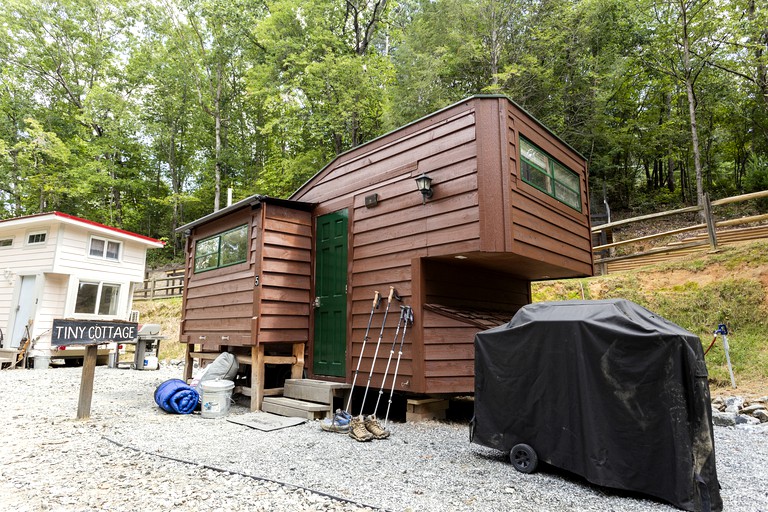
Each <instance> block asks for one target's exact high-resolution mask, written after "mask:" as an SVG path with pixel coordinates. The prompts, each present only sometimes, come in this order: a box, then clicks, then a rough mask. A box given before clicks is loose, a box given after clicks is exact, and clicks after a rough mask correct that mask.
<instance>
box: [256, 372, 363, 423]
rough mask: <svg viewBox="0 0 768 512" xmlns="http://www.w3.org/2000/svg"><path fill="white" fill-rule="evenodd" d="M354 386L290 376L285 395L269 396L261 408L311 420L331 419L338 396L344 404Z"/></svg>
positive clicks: (285, 387)
mask: <svg viewBox="0 0 768 512" xmlns="http://www.w3.org/2000/svg"><path fill="white" fill-rule="evenodd" d="M351 387H352V386H350V385H349V384H344V383H340V382H327V381H324V380H317V379H286V380H285V385H284V386H283V396H265V397H264V400H263V401H262V403H261V410H262V411H264V412H271V413H272V414H278V415H280V416H290V417H296V418H306V419H310V420H314V419H319V418H323V417H325V418H331V417H332V416H333V411H334V399H335V398H338V399H339V400H340V402H341V404H345V403H346V400H347V397H348V396H349V393H350V390H351ZM343 406H344V405H342V406H341V407H343Z"/></svg>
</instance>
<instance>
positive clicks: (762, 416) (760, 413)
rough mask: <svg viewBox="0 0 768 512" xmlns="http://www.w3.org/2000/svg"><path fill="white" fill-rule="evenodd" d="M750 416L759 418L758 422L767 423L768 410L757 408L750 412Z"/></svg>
mask: <svg viewBox="0 0 768 512" xmlns="http://www.w3.org/2000/svg"><path fill="white" fill-rule="evenodd" d="M752 416H754V417H755V418H757V419H758V420H760V423H768V411H767V410H765V409H758V410H756V411H755V412H753V413H752Z"/></svg>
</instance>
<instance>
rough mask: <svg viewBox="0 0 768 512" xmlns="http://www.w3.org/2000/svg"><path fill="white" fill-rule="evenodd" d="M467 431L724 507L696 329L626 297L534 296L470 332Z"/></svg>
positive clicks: (566, 464) (606, 477)
mask: <svg viewBox="0 0 768 512" xmlns="http://www.w3.org/2000/svg"><path fill="white" fill-rule="evenodd" d="M470 436H471V439H472V442H474V443H477V444H480V445H484V446H488V447H491V448H496V449H498V450H503V451H509V450H511V448H512V447H513V446H514V445H515V444H518V443H526V444H528V445H530V446H531V447H533V449H534V450H535V451H536V453H537V454H538V456H539V459H540V460H543V461H545V462H547V463H549V464H552V465H553V466H556V467H558V468H562V469H565V470H567V471H571V472H573V473H576V474H578V475H581V476H583V477H584V478H586V479H587V480H588V481H590V482H592V483H595V484H598V485H604V486H607V487H614V488H617V489H625V490H630V491H638V492H642V493H646V494H649V495H652V496H656V497H658V498H660V499H662V500H665V501H667V502H669V503H671V504H673V505H675V506H677V507H679V508H681V509H684V510H694V511H707V510H716V511H719V510H722V507H723V505H722V499H721V498H720V490H719V489H720V485H719V483H718V481H717V470H716V468H715V450H714V436H713V431H712V409H711V407H710V395H709V384H708V382H707V368H706V366H705V364H704V354H703V350H702V348H701V341H700V340H699V338H698V337H697V336H696V335H694V334H692V333H690V332H688V331H686V330H685V329H683V328H681V327H679V326H677V325H675V324H673V323H671V322H669V321H667V320H665V319H663V318H661V317H659V316H658V315H655V314H653V313H652V312H650V311H648V310H647V309H645V308H643V307H641V306H639V305H637V304H635V303H633V302H630V301H628V300H621V299H616V300H600V301H565V302H543V303H537V304H531V305H528V306H525V307H523V308H522V309H520V310H519V311H518V312H517V313H516V314H515V316H514V317H513V318H512V320H511V321H510V322H509V323H508V324H507V325H502V326H499V327H496V328H494V329H490V330H487V331H483V332H480V333H478V334H477V336H476V337H475V417H474V418H473V420H472V425H471V434H470Z"/></svg>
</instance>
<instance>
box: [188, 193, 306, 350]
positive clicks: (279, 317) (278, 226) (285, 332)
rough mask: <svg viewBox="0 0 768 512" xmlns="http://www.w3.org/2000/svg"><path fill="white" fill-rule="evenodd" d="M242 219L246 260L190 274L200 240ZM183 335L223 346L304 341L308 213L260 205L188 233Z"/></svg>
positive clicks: (210, 347)
mask: <svg viewBox="0 0 768 512" xmlns="http://www.w3.org/2000/svg"><path fill="white" fill-rule="evenodd" d="M243 224H247V225H248V226H249V228H248V229H249V240H250V246H249V251H248V257H247V260H246V261H245V262H243V263H238V264H236V265H232V266H230V267H224V268H218V269H215V270H209V271H205V272H199V273H195V272H194V252H195V244H196V242H197V241H198V240H202V239H205V238H208V237H210V236H213V235H216V234H218V233H222V232H224V231H227V230H229V229H232V228H235V227H237V226H241V225H243ZM187 243H188V247H187V262H186V275H187V276H189V277H188V279H187V283H186V287H185V289H184V299H183V306H182V310H183V314H182V328H181V341H182V342H185V343H194V344H200V345H202V346H203V348H205V349H207V350H218V349H219V348H220V347H222V346H232V347H237V346H251V345H255V344H256V343H280V342H292V341H305V342H306V341H307V340H308V339H309V321H310V311H309V307H310V306H309V305H310V291H311V287H312V283H311V277H310V275H311V268H312V267H311V251H312V216H311V214H310V213H309V212H305V211H299V210H293V209H290V208H286V207H283V206H278V205H271V204H266V203H262V204H260V206H259V207H257V208H255V209H252V208H251V207H250V206H247V207H245V208H243V209H241V210H238V211H236V212H232V213H230V214H228V215H226V216H224V217H221V218H218V219H215V220H213V221H211V222H208V223H205V224H202V225H200V226H198V227H196V228H195V229H194V230H193V232H192V234H191V236H190V237H189V239H188V242H187Z"/></svg>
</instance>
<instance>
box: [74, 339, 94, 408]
mask: <svg viewBox="0 0 768 512" xmlns="http://www.w3.org/2000/svg"><path fill="white" fill-rule="evenodd" d="M97 352H98V347H97V345H86V346H85V358H84V359H83V373H82V377H81V378H80V398H79V399H78V401H77V419H79V420H87V419H88V418H90V417H91V399H92V398H93V376H94V374H95V373H96V355H97Z"/></svg>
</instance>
